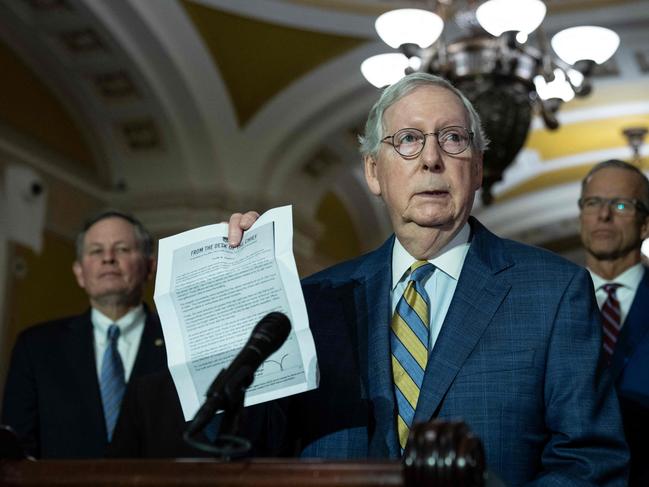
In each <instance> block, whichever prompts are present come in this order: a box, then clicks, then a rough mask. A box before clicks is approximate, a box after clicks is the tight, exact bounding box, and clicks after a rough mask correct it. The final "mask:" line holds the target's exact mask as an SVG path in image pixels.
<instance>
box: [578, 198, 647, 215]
mask: <svg viewBox="0 0 649 487" xmlns="http://www.w3.org/2000/svg"><path fill="white" fill-rule="evenodd" d="M604 205H606V206H608V207H609V208H610V210H611V211H612V212H613V213H617V214H618V215H628V216H631V215H635V214H636V212H641V213H648V212H647V207H646V206H645V205H644V204H643V203H642V202H640V201H638V200H636V199H633V198H600V197H599V196H588V197H586V198H580V199H579V208H581V211H582V212H583V213H597V212H599V211H600V210H601V209H602V207H603V206H604Z"/></svg>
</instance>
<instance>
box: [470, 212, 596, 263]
mask: <svg viewBox="0 0 649 487" xmlns="http://www.w3.org/2000/svg"><path fill="white" fill-rule="evenodd" d="M470 223H471V227H472V229H473V241H472V247H474V248H473V249H472V250H474V251H475V252H476V253H477V254H478V255H480V256H482V258H483V259H490V260H492V261H498V263H497V264H498V265H496V266H494V267H495V268H498V267H502V268H507V267H511V266H514V267H515V268H517V269H518V270H519V271H525V272H542V273H552V272H559V273H562V274H565V275H574V274H575V273H587V271H586V270H585V269H584V268H583V267H581V266H579V265H577V264H575V263H574V262H571V261H569V260H568V259H566V258H565V257H562V256H560V255H558V254H555V253H554V252H551V251H549V250H547V249H543V248H540V247H536V246H534V245H529V244H525V243H521V242H517V241H515V240H510V239H507V238H502V237H499V236H497V235H495V234H494V233H492V232H491V231H490V230H488V229H487V228H486V227H485V226H483V225H482V224H481V223H480V222H479V221H478V220H476V219H475V218H472V219H471V221H470Z"/></svg>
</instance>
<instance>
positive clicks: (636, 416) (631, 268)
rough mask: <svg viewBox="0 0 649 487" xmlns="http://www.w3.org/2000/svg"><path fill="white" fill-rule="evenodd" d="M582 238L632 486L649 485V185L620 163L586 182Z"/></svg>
mask: <svg viewBox="0 0 649 487" xmlns="http://www.w3.org/2000/svg"><path fill="white" fill-rule="evenodd" d="M579 207H580V209H581V215H580V221H581V239H582V242H583V244H584V247H585V249H586V265H587V266H588V270H589V271H590V274H591V276H592V278H593V283H594V284H595V291H596V294H597V301H598V303H599V305H600V307H601V309H602V324H603V332H604V333H603V344H602V345H603V348H604V358H605V361H606V363H607V364H608V365H609V366H610V369H611V373H612V375H613V377H614V379H615V383H616V387H617V391H618V395H619V398H620V406H621V408H622V419H623V421H624V430H625V433H626V438H627V441H628V443H629V448H630V450H631V476H630V479H629V480H630V482H629V485H631V486H638V487H640V486H642V487H646V486H647V485H649V462H648V460H649V444H648V441H649V272H647V268H646V267H645V266H644V265H643V264H642V258H641V256H642V253H641V251H640V249H641V246H642V242H643V240H645V239H646V238H648V237H649V180H648V179H647V177H646V176H645V175H644V174H643V173H642V171H640V170H639V169H638V168H637V167H635V166H633V165H631V164H629V163H627V162H624V161H619V160H615V159H613V160H610V161H605V162H602V163H600V164H597V165H596V166H594V167H593V168H592V169H591V170H590V172H589V173H588V174H587V175H586V177H585V178H584V180H583V182H582V193H581V199H580V200H579Z"/></svg>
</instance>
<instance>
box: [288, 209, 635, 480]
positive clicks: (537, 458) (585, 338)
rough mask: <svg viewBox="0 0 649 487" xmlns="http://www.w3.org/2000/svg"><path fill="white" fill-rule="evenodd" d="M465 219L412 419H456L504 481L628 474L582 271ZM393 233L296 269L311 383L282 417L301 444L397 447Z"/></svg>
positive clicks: (387, 452)
mask: <svg viewBox="0 0 649 487" xmlns="http://www.w3.org/2000/svg"><path fill="white" fill-rule="evenodd" d="M470 224H471V227H472V240H471V246H470V249H469V252H468V255H467V258H466V261H465V263H464V267H463V269H462V273H461V275H460V279H459V282H458V285H457V289H456V291H455V295H454V297H453V300H452V303H451V306H450V308H449V311H448V314H447V316H446V319H445V322H444V325H443V327H442V330H441V333H440V335H439V338H438V340H437V342H436V344H435V347H434V349H433V350H432V351H431V354H430V358H429V361H428V365H427V369H426V374H425V378H424V383H423V386H422V391H421V395H420V399H419V405H418V408H417V411H416V414H415V421H428V420H430V419H432V418H442V419H463V420H464V421H466V422H467V423H468V425H469V426H470V428H471V429H472V430H473V432H474V433H476V434H478V435H479V436H480V438H481V439H482V441H483V444H484V447H485V451H486V456H487V462H488V466H489V468H490V469H491V470H493V471H495V472H496V473H497V474H498V475H499V476H500V477H501V478H503V479H504V480H505V482H506V483H507V485H510V486H516V485H523V484H526V483H534V485H552V486H557V485H598V486H601V485H625V477H626V474H627V463H628V451H627V447H626V444H625V442H624V435H623V431H622V425H621V420H620V412H619V407H618V403H617V400H616V397H615V393H614V389H613V387H612V380H611V378H610V376H609V374H608V373H607V372H606V371H603V370H602V368H601V367H598V358H599V352H600V343H601V329H600V324H599V314H598V310H597V306H596V303H595V299H594V294H593V290H592V283H591V281H590V277H589V275H588V273H587V272H586V271H585V270H584V269H582V268H580V267H578V266H576V265H574V264H572V263H569V262H568V261H566V260H564V259H562V258H561V257H558V256H556V255H554V254H552V253H550V252H547V251H543V250H540V249H536V248H533V247H529V246H526V245H522V244H520V243H516V242H513V241H509V240H504V239H501V238H498V237H496V236H495V235H493V234H492V233H490V232H489V231H488V230H487V229H486V228H484V227H483V226H482V225H481V224H480V223H479V222H478V221H477V220H475V219H473V218H472V219H471V220H470ZM393 242H394V237H391V238H390V239H389V240H388V241H387V242H386V243H385V244H384V245H383V246H381V247H380V248H379V249H377V250H376V251H374V252H371V253H369V254H367V255H364V256H362V257H359V258H357V259H355V260H352V261H349V262H345V263H343V264H340V265H337V266H334V267H332V268H330V269H327V270H325V271H322V272H320V273H318V274H315V275H313V276H311V277H309V278H307V279H305V280H304V281H303V289H304V294H305V299H306V302H307V308H308V312H309V319H310V326H311V329H312V332H313V334H314V339H315V342H316V349H317V353H318V360H319V366H320V387H319V388H318V389H317V390H315V391H311V392H309V393H305V394H301V395H298V396H295V397H294V398H292V399H290V400H289V402H288V404H289V406H287V407H288V408H289V410H288V412H287V415H286V418H287V421H288V424H289V431H290V433H289V434H290V436H291V439H292V440H293V441H296V442H297V444H298V445H299V446H298V447H299V449H300V452H301V454H302V456H304V457H320V458H343V459H347V458H365V457H371V458H372V457H373V458H376V457H379V458H396V457H398V455H399V448H398V444H397V435H396V428H395V400H394V393H393V384H392V375H391V368H390V352H389V333H388V332H389V322H390V304H389V303H390V281H391V269H390V265H391V252H392V245H393ZM433 308H434V304H433Z"/></svg>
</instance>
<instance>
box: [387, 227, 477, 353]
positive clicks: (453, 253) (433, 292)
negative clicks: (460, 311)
mask: <svg viewBox="0 0 649 487" xmlns="http://www.w3.org/2000/svg"><path fill="white" fill-rule="evenodd" d="M470 236H471V227H470V226H469V224H468V223H465V224H464V226H463V227H462V229H461V230H460V231H459V232H458V233H457V235H456V236H455V237H454V238H453V240H451V241H450V242H449V243H448V244H447V245H446V246H444V248H443V249H442V250H440V251H439V252H438V253H437V255H435V256H434V257H433V258H432V259H429V260H428V262H430V263H431V264H433V265H434V266H435V272H433V273H432V274H431V276H430V277H429V278H428V279H426V281H425V282H424V288H425V289H426V292H427V293H428V298H429V299H430V303H431V308H432V309H431V312H430V323H429V325H430V337H429V338H430V343H429V345H428V349H429V350H432V349H433V347H434V346H435V342H436V341H437V337H438V336H439V332H440V330H441V329H442V324H443V323H444V319H445V318H446V313H448V308H449V307H450V305H451V300H452V299H453V294H455V288H456V287H457V281H458V279H459V278H460V273H461V272H462V267H463V266H464V261H465V259H466V254H467V252H468V251H469V246H470V245H471V244H470V242H469V237H470ZM416 260H417V259H415V258H414V257H413V256H411V255H410V254H409V253H408V251H407V250H406V249H405V248H404V247H403V245H401V242H399V239H398V238H395V240H394V246H393V247H392V294H391V296H390V299H391V304H392V314H394V310H395V309H396V308H397V304H398V303H399V300H400V299H401V296H402V295H403V291H404V290H405V288H406V284H407V283H408V276H409V274H410V273H409V268H410V266H411V265H412V264H413V263H414V262H415V261H416Z"/></svg>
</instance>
